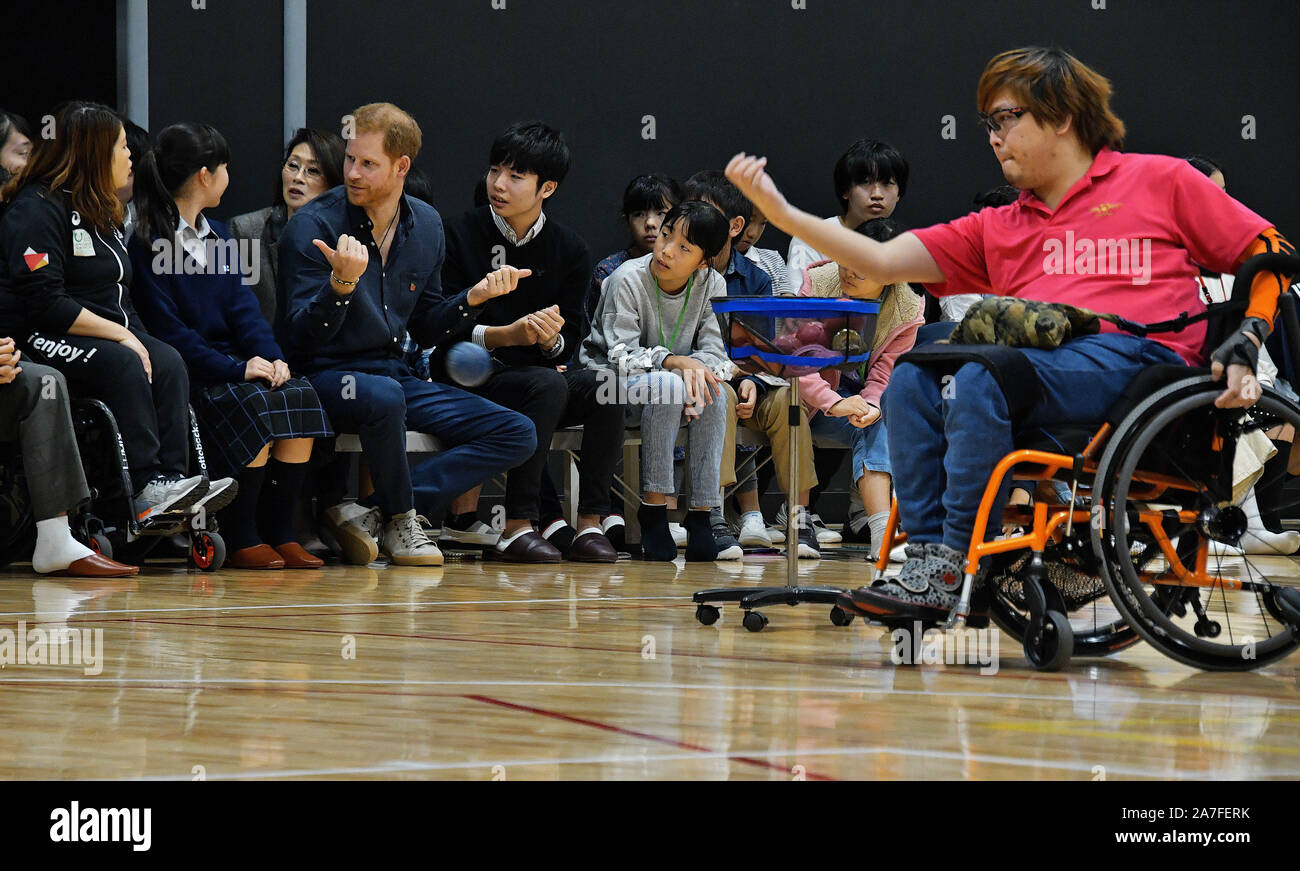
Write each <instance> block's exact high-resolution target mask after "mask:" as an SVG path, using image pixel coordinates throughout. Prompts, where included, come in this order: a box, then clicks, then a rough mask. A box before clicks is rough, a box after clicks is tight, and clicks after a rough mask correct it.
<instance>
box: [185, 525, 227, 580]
mask: <svg viewBox="0 0 1300 871" xmlns="http://www.w3.org/2000/svg"><path fill="white" fill-rule="evenodd" d="M225 562H226V542H225V540H224V539H223V538H222V537H221V536H220V535H219V534H218V533H215V532H197V533H194V535H193V536H191V538H190V565H192V566H194V568H196V569H199V570H200V571H204V572H215V571H217V570H218V569H219V568H221V567H222V566H223V565H225Z"/></svg>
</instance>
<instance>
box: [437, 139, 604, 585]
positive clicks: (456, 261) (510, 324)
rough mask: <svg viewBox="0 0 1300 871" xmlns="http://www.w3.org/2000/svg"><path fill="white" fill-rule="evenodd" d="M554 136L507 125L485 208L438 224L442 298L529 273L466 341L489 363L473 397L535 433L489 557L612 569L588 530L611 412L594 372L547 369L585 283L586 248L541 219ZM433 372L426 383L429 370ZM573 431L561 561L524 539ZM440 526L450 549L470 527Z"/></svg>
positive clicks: (555, 360) (565, 345)
mask: <svg viewBox="0 0 1300 871" xmlns="http://www.w3.org/2000/svg"><path fill="white" fill-rule="evenodd" d="M569 163H570V151H569V146H568V143H567V142H565V140H564V136H563V135H562V134H561V133H560V132H559V131H558V130H555V129H553V128H551V127H549V126H547V125H545V124H542V123H540V122H536V121H533V122H527V123H521V124H515V125H514V126H512V127H511V128H510V129H508V130H507V131H506V132H505V133H503V134H502V135H501V136H499V137H498V138H497V140H496V141H495V142H493V143H492V149H491V151H490V154H489V158H488V173H487V178H486V180H485V187H486V191H487V195H488V205H487V206H483V207H480V208H478V209H475V210H473V211H471V212H467V213H465V214H464V215H462V216H461V217H460V218H458V219H456V220H454V221H450V222H448V224H447V229H446V232H447V259H446V261H445V263H444V264H443V268H442V286H443V289H444V290H443V292H444V293H446V294H455V293H460V292H461V291H462V290H463V289H464V288H466V287H468V286H470V285H471V284H472V283H473V282H474V281H475V280H476V277H477V276H478V275H480V274H482V273H483V272H484V271H485V270H491V269H494V268H498V267H500V266H502V265H509V266H512V267H515V268H517V269H519V270H521V271H527V272H529V273H530V274H529V275H528V277H526V278H523V279H522V280H521V281H520V283H519V287H518V289H516V290H515V291H514V292H513V293H511V294H510V295H509V296H503V297H498V298H496V299H493V300H491V301H489V302H488V303H487V304H485V305H484V306H483V311H482V313H481V314H480V315H479V318H478V323H477V325H475V326H473V327H472V329H470V330H469V331H468V332H469V335H461V336H458V337H459V338H468V339H470V340H471V341H473V342H474V343H475V344H478V345H481V346H483V347H484V348H486V349H487V350H488V351H490V352H491V353H492V357H493V363H494V370H495V371H494V373H493V375H492V376H491V377H490V378H489V379H488V380H487V381H486V382H485V383H483V384H482V385H480V386H478V387H475V388H473V389H474V390H475V392H477V393H479V394H480V395H481V396H483V397H485V398H487V399H490V400H491V401H493V402H495V403H497V404H499V405H503V406H505V407H506V408H510V409H513V410H515V411H518V412H520V413H522V414H523V415H524V416H526V417H528V418H529V419H530V420H532V421H533V425H534V426H535V427H536V429H537V448H536V450H535V451H534V452H533V455H532V456H531V457H530V458H529V459H527V460H525V461H524V463H523V464H522V465H520V466H518V467H516V468H515V469H513V470H511V472H510V473H509V475H508V476H507V478H506V526H505V529H504V531H503V532H502V534H501V536H500V539H499V540H498V541H497V543H496V550H495V555H496V556H497V557H499V558H500V559H504V560H508V561H511V562H526V563H544V562H558V561H559V560H560V559H561V558H563V557H567V558H568V559H570V560H575V561H579V562H614V561H615V560H616V559H617V558H618V554H617V551H615V550H614V548H613V546H612V545H611V544H610V543H609V540H608V539H606V538H605V536H604V534H603V533H602V532H601V530H600V515H601V513H603V512H604V511H605V510H607V509H608V495H607V494H608V493H609V485H610V481H611V480H612V477H613V474H614V464H615V463H616V462H617V460H618V456H619V454H620V452H621V451H622V445H623V407H622V405H620V404H617V403H613V402H601V401H599V400H598V398H597V397H598V386H599V384H598V381H597V373H596V372H594V371H590V370H582V369H569V370H567V371H565V372H559V371H557V369H556V367H557V366H558V365H559V364H561V363H563V362H564V361H565V360H567V359H569V357H571V356H572V355H573V353H574V351H575V350H576V349H577V348H578V344H579V343H580V342H581V341H582V338H583V336H582V333H581V330H582V325H583V322H584V320H583V312H584V306H585V298H586V292H587V286H588V280H589V278H590V275H591V257H590V255H589V253H588V250H587V245H586V243H585V242H583V241H582V239H581V238H579V237H578V235H577V234H576V233H574V232H573V231H571V230H569V229H568V228H566V227H564V226H562V225H560V224H559V223H557V222H556V221H554V220H552V219H550V218H549V217H548V216H547V215H546V214H545V212H544V211H543V208H542V207H543V205H544V204H545V202H546V200H547V199H549V198H550V197H552V196H554V194H555V191H556V190H557V189H558V188H559V185H560V183H561V182H562V181H563V180H564V176H565V174H566V173H567V172H568V169H569ZM437 368H438V367H437V364H436V363H435V370H434V371H435V373H436V371H437ZM579 424H581V425H582V426H583V441H582V451H581V459H582V464H581V471H580V476H581V483H580V493H579V503H578V515H579V516H578V529H577V533H576V535H575V536H574V537H573V539H572V541H571V542H570V543H569V545H568V547H567V549H566V550H567V552H566V553H561V551H560V550H559V549H558V548H556V547H555V546H554V545H553V544H551V543H550V542H549V541H547V540H546V539H545V538H543V537H542V536H541V535H539V534H538V533H537V532H536V531H534V529H533V524H534V523H536V522H537V520H538V515H539V504H538V495H539V489H540V486H541V478H542V471H543V469H544V468H545V464H546V455H547V453H548V451H549V450H550V443H551V436H552V434H553V433H554V432H555V430H556V428H557V427H564V426H575V425H579ZM471 499H473V495H472V494H471V495H470V496H469V498H468V499H466V500H458V501H457V504H456V505H455V506H453V509H455V508H460V509H461V512H460V513H459V514H453V515H452V516H450V517H448V518H447V521H446V523H445V524H444V536H445V537H451V538H455V535H456V532H457V530H465V529H468V528H469V527H471V526H473V525H474V524H475V523H476V522H477V517H476V513H475V511H474V510H473V509H472V507H471V505H470V503H469V500H471Z"/></svg>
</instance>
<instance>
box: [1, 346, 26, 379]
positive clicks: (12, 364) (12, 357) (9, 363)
mask: <svg viewBox="0 0 1300 871" xmlns="http://www.w3.org/2000/svg"><path fill="white" fill-rule="evenodd" d="M22 356H23V352H22V351H18V350H15V349H14V340H13V339H10V338H7V337H6V338H3V339H0V384H8V383H9V382H10V381H13V380H14V379H15V378H17V377H18V373H19V372H21V371H23V367H21V366H19V365H18V361H19V360H21V359H22Z"/></svg>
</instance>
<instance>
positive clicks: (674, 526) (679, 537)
mask: <svg viewBox="0 0 1300 871" xmlns="http://www.w3.org/2000/svg"><path fill="white" fill-rule="evenodd" d="M668 531H669V532H671V533H672V535H673V541H674V542H676V543H677V546H678V547H686V527H684V526H682V525H681V524H680V523H669V524H668Z"/></svg>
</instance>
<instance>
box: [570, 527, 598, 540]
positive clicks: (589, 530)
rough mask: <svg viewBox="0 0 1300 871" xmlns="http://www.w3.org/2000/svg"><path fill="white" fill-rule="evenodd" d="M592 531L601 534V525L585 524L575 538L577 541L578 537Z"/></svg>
mask: <svg viewBox="0 0 1300 871" xmlns="http://www.w3.org/2000/svg"><path fill="white" fill-rule="evenodd" d="M592 533H595V534H597V535H599V534H600V527H599V526H584V527H583V528H582V529H579V530H578V532H577V533H576V534H575V535H574V536H573V538H574V540H575V541H576V540H577V539H579V538H582V537H583V536H584V535H590V534H592Z"/></svg>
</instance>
